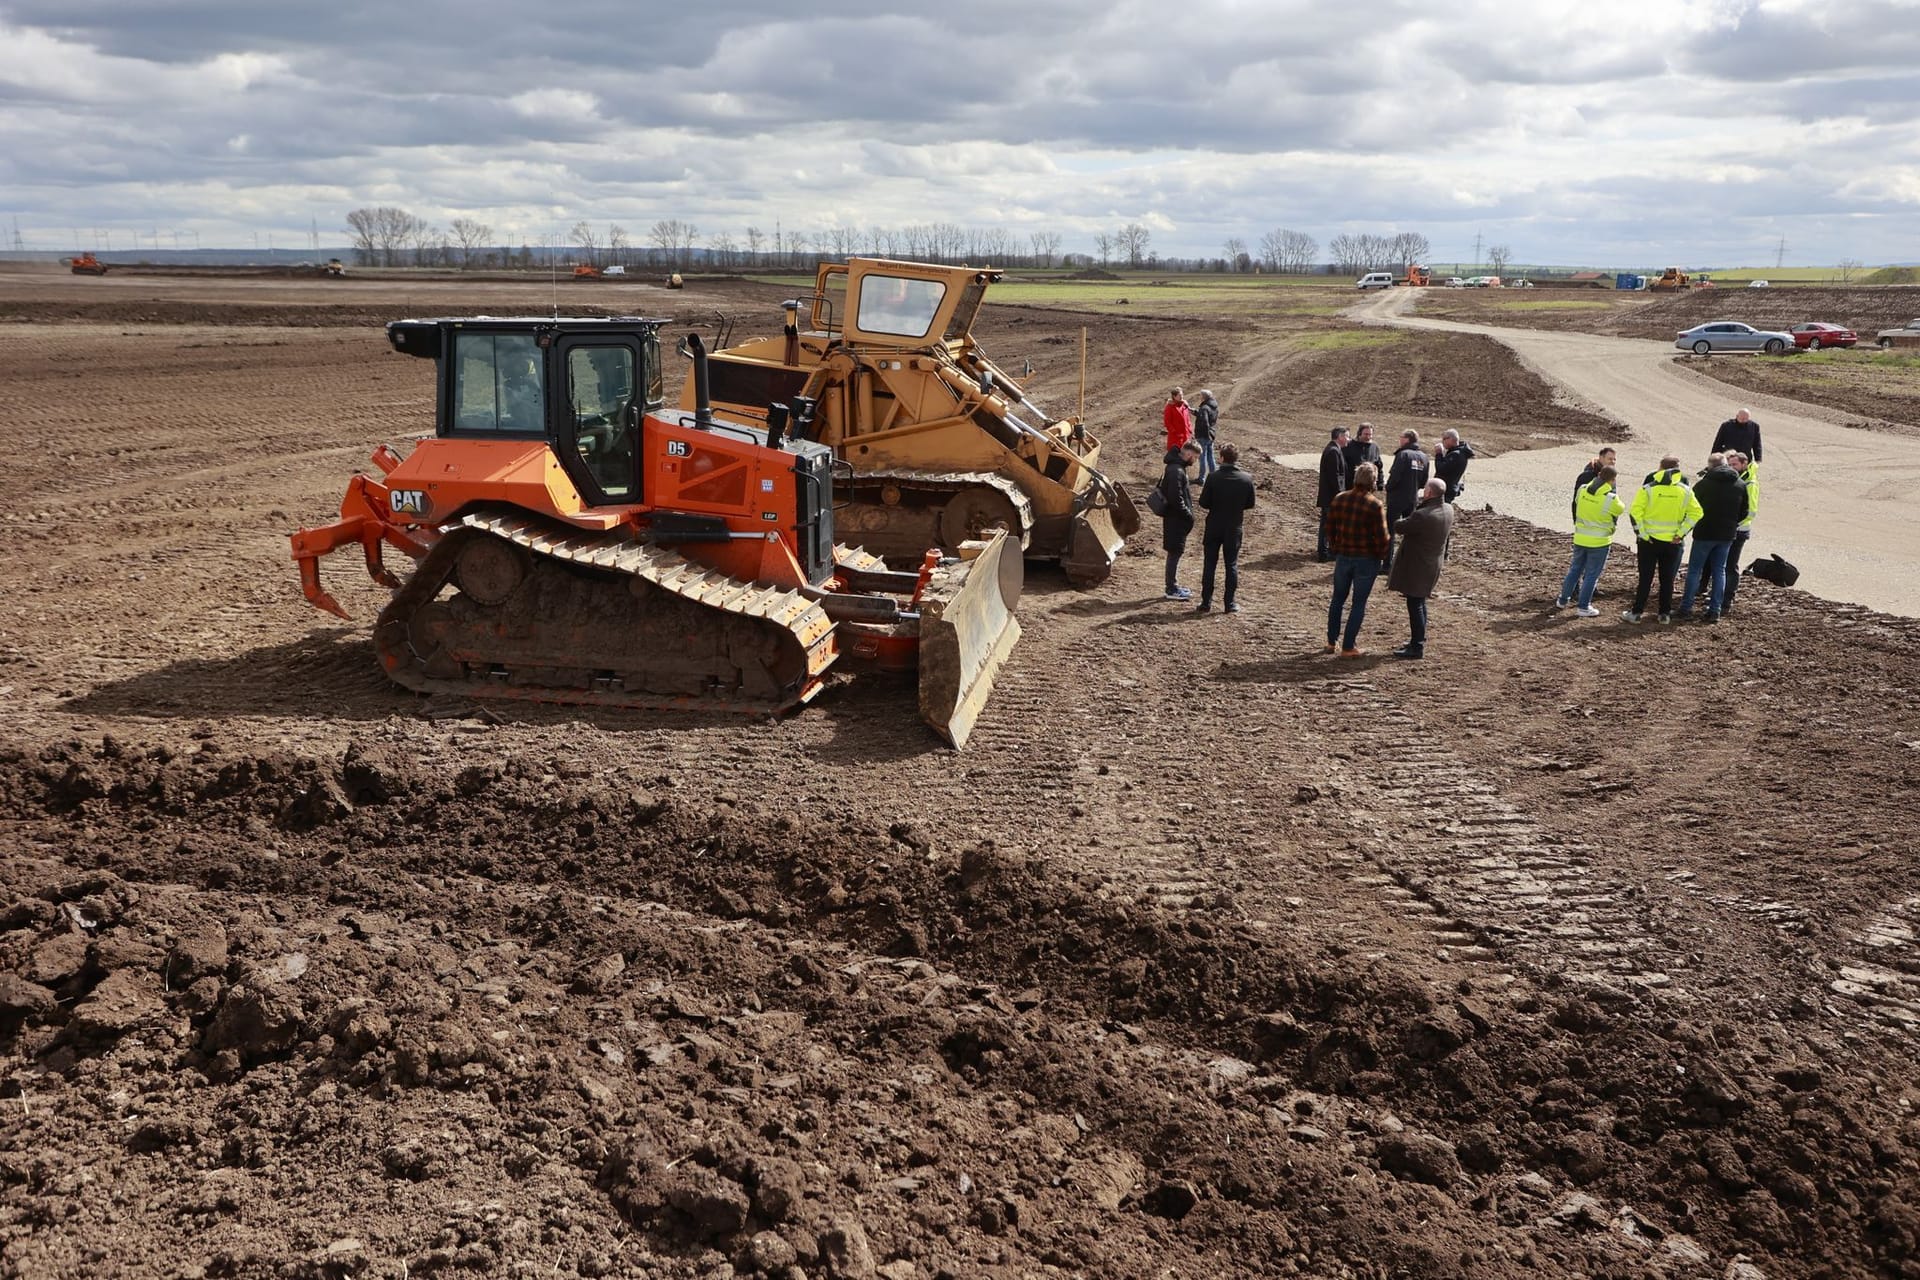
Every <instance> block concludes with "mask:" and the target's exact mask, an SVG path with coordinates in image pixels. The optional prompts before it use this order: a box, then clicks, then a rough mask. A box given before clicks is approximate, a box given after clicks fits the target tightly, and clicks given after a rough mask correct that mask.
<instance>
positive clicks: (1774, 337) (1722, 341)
mask: <svg viewBox="0 0 1920 1280" xmlns="http://www.w3.org/2000/svg"><path fill="white" fill-rule="evenodd" d="M1673 345H1674V346H1676V347H1678V348H1680V349H1681V350H1682V351H1691V352H1693V354H1695V355H1697V356H1710V355H1713V354H1714V353H1716V352H1720V351H1764V352H1766V353H1767V354H1768V355H1770V356H1777V355H1779V354H1780V353H1782V352H1784V351H1791V350H1793V335H1792V334H1790V333H1776V332H1773V331H1772V330H1769V329H1756V328H1754V327H1753V326H1752V325H1750V324H1741V323H1740V322H1739V321H1737V320H1715V321H1713V322H1712V323H1710V324H1697V325H1695V326H1693V328H1691V329H1689V330H1687V331H1686V332H1685V333H1683V334H1681V335H1680V336H1679V337H1677V338H1675V339H1674V340H1673Z"/></svg>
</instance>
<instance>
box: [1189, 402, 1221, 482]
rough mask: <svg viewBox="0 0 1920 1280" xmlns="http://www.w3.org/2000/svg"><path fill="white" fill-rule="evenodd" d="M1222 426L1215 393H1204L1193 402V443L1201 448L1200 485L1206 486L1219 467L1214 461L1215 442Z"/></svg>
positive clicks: (1218, 403)
mask: <svg viewBox="0 0 1920 1280" xmlns="http://www.w3.org/2000/svg"><path fill="white" fill-rule="evenodd" d="M1219 425H1220V402H1219V401H1218V400H1217V399H1215V398H1214V395H1213V392H1211V391H1202V392H1201V393H1200V395H1199V398H1198V399H1196V400H1195V401H1194V402H1193V442H1194V443H1195V444H1197V445H1199V446H1200V483H1202V484H1205V483H1206V482H1207V477H1208V476H1210V475H1212V474H1213V472H1214V469H1215V467H1216V466H1217V465H1218V464H1217V463H1215V462H1214V460H1213V440H1214V434H1215V431H1216V429H1217V428H1218V427H1219Z"/></svg>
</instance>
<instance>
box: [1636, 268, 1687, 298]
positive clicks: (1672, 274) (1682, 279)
mask: <svg viewBox="0 0 1920 1280" xmlns="http://www.w3.org/2000/svg"><path fill="white" fill-rule="evenodd" d="M1692 282H1693V277H1692V276H1690V275H1688V274H1687V273H1686V272H1684V271H1682V270H1681V269H1680V268H1678V267H1668V268H1667V269H1666V270H1665V271H1663V272H1661V273H1660V274H1659V275H1657V276H1650V277H1648V279H1647V288H1648V289H1650V290H1652V291H1653V292H1655V293H1667V292H1669V291H1672V290H1675V289H1685V288H1686V287H1688V286H1689V285H1690V284H1692Z"/></svg>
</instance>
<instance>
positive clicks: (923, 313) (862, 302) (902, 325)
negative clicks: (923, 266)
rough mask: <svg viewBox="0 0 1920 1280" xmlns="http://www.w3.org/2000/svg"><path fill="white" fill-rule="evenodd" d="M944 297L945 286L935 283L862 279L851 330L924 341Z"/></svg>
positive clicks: (902, 279) (883, 278) (891, 278)
mask: <svg viewBox="0 0 1920 1280" xmlns="http://www.w3.org/2000/svg"><path fill="white" fill-rule="evenodd" d="M946 294H947V286H946V285H944V284H942V283H941V282H940V281H938V280H910V279H908V278H906V277H905V276H877V275H870V276H862V277H861V278H860V298H859V303H858V307H857V309H856V311H855V313H854V326H855V327H856V328H859V329H863V330H865V331H866V332H868V333H890V334H894V335H896V336H898V337H902V338H924V337H926V336H927V330H929V329H931V328H932V327H933V317H934V314H935V313H936V312H938V311H939V310H940V301H941V299H942V298H944V297H946Z"/></svg>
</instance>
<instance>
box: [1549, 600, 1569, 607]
mask: <svg viewBox="0 0 1920 1280" xmlns="http://www.w3.org/2000/svg"><path fill="white" fill-rule="evenodd" d="M1572 603H1573V601H1571V600H1555V601H1554V602H1553V607H1554V608H1556V609H1564V608H1566V607H1567V606H1568V605H1570V604H1572Z"/></svg>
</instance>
